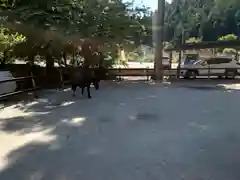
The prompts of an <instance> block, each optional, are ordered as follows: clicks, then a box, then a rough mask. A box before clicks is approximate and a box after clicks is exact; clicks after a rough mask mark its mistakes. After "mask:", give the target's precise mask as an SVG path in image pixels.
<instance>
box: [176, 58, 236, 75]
mask: <svg viewBox="0 0 240 180" xmlns="http://www.w3.org/2000/svg"><path fill="white" fill-rule="evenodd" d="M239 71H240V64H239V62H238V61H236V60H234V59H233V58H230V57H213V58H208V59H205V60H198V61H196V62H194V63H187V64H186V63H183V64H182V65H181V70H180V75H181V76H183V77H184V78H185V79H189V78H192V79H195V78H196V77H197V76H208V75H211V76H218V77H219V78H220V77H225V78H231V79H232V78H235V77H236V76H237V75H238V72H239Z"/></svg>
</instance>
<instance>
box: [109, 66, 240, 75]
mask: <svg viewBox="0 0 240 180" xmlns="http://www.w3.org/2000/svg"><path fill="white" fill-rule="evenodd" d="M232 69H235V70H237V71H238V72H240V68H180V69H169V70H167V69H165V70H164V71H163V74H164V76H177V74H178V71H179V72H180V71H182V70H186V71H187V70H190V71H192V70H196V71H199V70H208V71H209V72H208V73H206V74H200V75H198V76H219V75H222V76H224V73H212V72H211V71H212V70H232ZM108 74H109V75H110V76H153V75H154V74H155V72H154V69H153V68H151V69H150V68H122V69H120V68H119V69H117V68H114V69H108ZM238 74H239V73H238Z"/></svg>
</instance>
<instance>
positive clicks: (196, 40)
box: [186, 37, 202, 43]
mask: <svg viewBox="0 0 240 180" xmlns="http://www.w3.org/2000/svg"><path fill="white" fill-rule="evenodd" d="M200 42H202V38H197V37H191V38H189V39H188V40H186V43H200Z"/></svg>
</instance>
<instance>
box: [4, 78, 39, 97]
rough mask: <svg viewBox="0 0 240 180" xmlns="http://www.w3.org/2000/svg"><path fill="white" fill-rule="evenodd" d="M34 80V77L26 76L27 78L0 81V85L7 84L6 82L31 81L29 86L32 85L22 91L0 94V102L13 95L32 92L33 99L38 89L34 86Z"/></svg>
mask: <svg viewBox="0 0 240 180" xmlns="http://www.w3.org/2000/svg"><path fill="white" fill-rule="evenodd" d="M34 78H35V76H27V77H19V78H12V79H7V80H2V81H0V84H3V83H7V82H14V81H15V82H19V81H26V80H31V84H32V87H31V88H27V89H22V90H18V91H14V92H10V93H3V94H0V100H2V99H5V98H7V97H10V96H15V95H19V94H22V93H27V92H34V93H33V95H34V97H37V95H36V92H35V91H36V90H38V89H39V87H37V86H36V83H35V80H34Z"/></svg>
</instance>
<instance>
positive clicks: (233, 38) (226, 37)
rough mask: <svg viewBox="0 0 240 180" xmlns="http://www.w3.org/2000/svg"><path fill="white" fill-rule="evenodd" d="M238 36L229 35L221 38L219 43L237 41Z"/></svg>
mask: <svg viewBox="0 0 240 180" xmlns="http://www.w3.org/2000/svg"><path fill="white" fill-rule="evenodd" d="M237 38H238V37H237V36H236V35H235V34H227V35H225V36H222V37H219V38H218V40H219V41H234V40H237Z"/></svg>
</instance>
